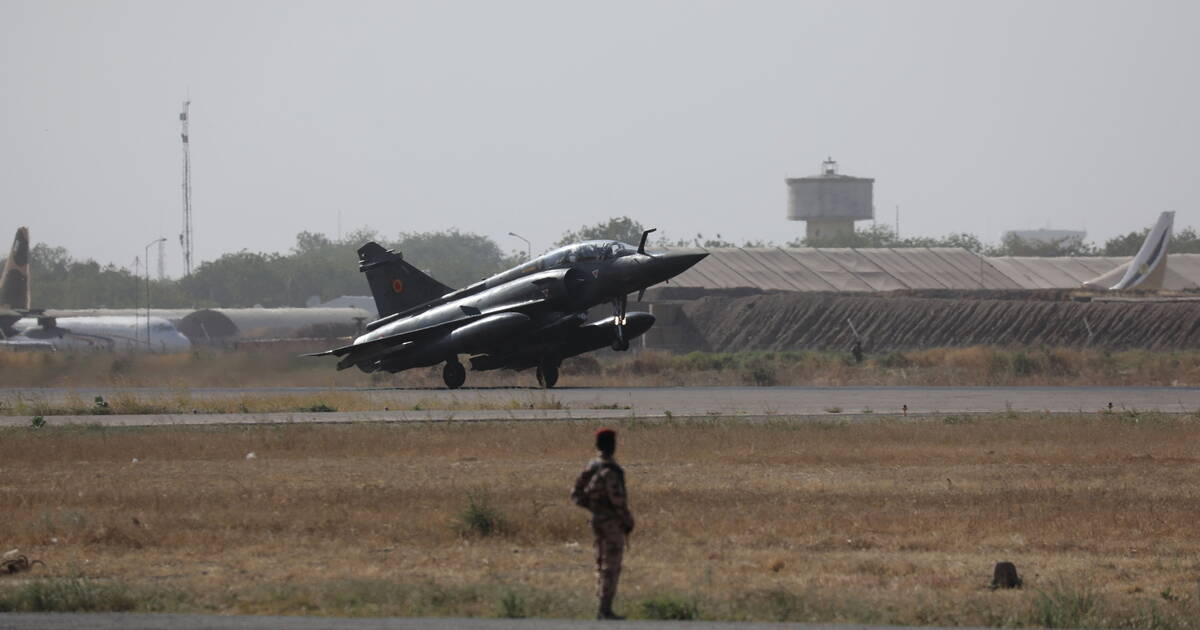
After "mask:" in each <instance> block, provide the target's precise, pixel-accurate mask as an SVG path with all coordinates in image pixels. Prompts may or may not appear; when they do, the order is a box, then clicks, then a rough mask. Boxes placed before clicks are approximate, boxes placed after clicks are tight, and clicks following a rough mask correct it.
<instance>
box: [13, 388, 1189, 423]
mask: <svg viewBox="0 0 1200 630" xmlns="http://www.w3.org/2000/svg"><path fill="white" fill-rule="evenodd" d="M323 392H331V393H336V394H339V395H344V394H352V395H361V396H363V397H365V398H366V399H367V400H368V401H370V403H371V404H372V405H373V406H376V407H377V410H375V411H335V412H324V413H321V412H296V413H290V412H289V413H257V414H256V413H249V414H208V413H190V414H188V413H184V414H168V415H80V416H49V417H47V421H50V422H53V423H54V424H102V425H113V426H152V425H169V424H225V423H229V424H245V423H285V422H329V423H333V422H411V421H417V422H437V421H448V420H451V421H453V420H456V421H520V420H531V421H552V420H588V421H591V420H595V421H605V420H622V419H630V418H642V419H690V418H715V417H736V418H746V419H770V418H838V417H845V418H866V417H872V416H881V415H887V416H904V415H907V416H909V417H922V416H936V415H939V414H962V413H997V412H1010V411H1011V412H1048V413H1072V412H1075V413H1078V412H1099V411H1102V410H1108V409H1109V404H1110V403H1111V404H1112V407H1111V408H1112V410H1113V411H1115V412H1128V411H1157V412H1166V413H1195V412H1197V411H1198V410H1200V388H1172V387H678V388H595V389H589V388H574V389H554V390H541V389H517V388H504V389H462V390H454V391H449V390H428V389H420V390H415V389H413V390H397V389H350V388H347V389H334V390H331V389H327V388H249V389H189V390H187V391H186V395H187V396H189V397H192V398H204V397H237V396H272V395H286V394H309V395H313V394H321V393H323ZM179 394H180V392H178V391H176V390H170V389H154V388H135V389H120V390H117V389H79V390H66V389H0V401H2V402H3V403H4V405H6V406H9V407H12V406H13V405H14V403H15V402H16V401H17V400H23V401H25V402H26V403H29V402H31V401H41V402H45V403H51V404H53V403H62V402H64V401H67V400H69V399H71V398H76V399H81V400H91V399H92V398H93V397H95V396H97V395H99V396H104V397H106V398H112V397H114V396H119V395H132V396H135V397H137V398H139V399H152V398H154V397H158V396H164V397H170V396H176V395H179ZM385 407H386V409H385ZM28 423H29V418H28V417H25V416H12V415H9V416H0V426H4V425H8V426H24V425H27V424H28Z"/></svg>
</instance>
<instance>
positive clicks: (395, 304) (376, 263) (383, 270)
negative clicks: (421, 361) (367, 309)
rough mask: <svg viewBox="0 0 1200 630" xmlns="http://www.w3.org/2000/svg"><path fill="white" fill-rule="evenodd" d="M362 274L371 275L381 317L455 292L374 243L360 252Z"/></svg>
mask: <svg viewBox="0 0 1200 630" xmlns="http://www.w3.org/2000/svg"><path fill="white" fill-rule="evenodd" d="M358 270H359V271H361V272H363V273H365V274H367V284H368V285H369V286H370V287H371V295H372V296H373V297H374V298H375V308H377V309H378V310H379V316H380V317H387V316H388V315H392V314H394V313H399V312H400V311H404V310H408V309H410V308H412V307H414V306H420V305H422V304H424V303H426V302H428V301H430V300H434V299H437V298H440V297H442V296H443V295H445V294H447V293H450V292H451V291H452V290H453V289H451V288H450V287H448V286H446V285H444V284H442V283H441V282H438V281H437V280H434V279H433V278H431V277H429V276H428V275H426V274H425V273H423V272H422V271H421V270H420V269H417V268H416V267H414V266H412V265H410V264H408V263H406V262H404V257H403V256H401V255H400V254H397V253H395V252H393V251H392V250H390V249H384V248H383V246H381V245H380V244H379V243H376V242H374V241H371V242H369V243H367V244H365V245H363V246H362V247H359V248H358Z"/></svg>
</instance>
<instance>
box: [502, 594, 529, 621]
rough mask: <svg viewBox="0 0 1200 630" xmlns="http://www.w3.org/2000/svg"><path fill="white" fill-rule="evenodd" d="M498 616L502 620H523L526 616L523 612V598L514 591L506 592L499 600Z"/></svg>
mask: <svg viewBox="0 0 1200 630" xmlns="http://www.w3.org/2000/svg"><path fill="white" fill-rule="evenodd" d="M499 616H500V617H503V618H504V619H524V618H525V617H527V616H528V615H527V614H526V612H525V598H524V597H521V596H520V595H519V594H518V593H517V592H515V591H506V592H505V593H504V596H503V597H501V598H500V610H499Z"/></svg>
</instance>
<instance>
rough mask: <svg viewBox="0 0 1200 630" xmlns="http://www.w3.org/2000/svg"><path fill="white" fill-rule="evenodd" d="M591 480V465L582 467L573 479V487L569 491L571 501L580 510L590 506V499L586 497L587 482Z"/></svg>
mask: <svg viewBox="0 0 1200 630" xmlns="http://www.w3.org/2000/svg"><path fill="white" fill-rule="evenodd" d="M591 480H592V466H591V464H589V465H587V466H584V467H583V471H582V472H580V473H579V476H578V477H576V478H575V487H573V488H572V489H571V501H572V502H574V503H575V505H578V506H579V507H581V508H588V507H590V505H591V501H590V499H591V497H589V496H588V492H587V486H588V482H589V481H591Z"/></svg>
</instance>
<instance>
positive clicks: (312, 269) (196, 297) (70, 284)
mask: <svg viewBox="0 0 1200 630" xmlns="http://www.w3.org/2000/svg"><path fill="white" fill-rule="evenodd" d="M642 230H643V225H642V224H641V223H640V222H638V221H636V220H634V219H632V218H630V217H625V216H623V217H614V218H610V219H608V220H606V221H602V222H599V223H596V224H594V225H585V226H581V227H580V228H579V229H576V230H570V231H567V232H564V233H563V235H562V237H561V238H560V239H559V241H558V242H557V243H556V245H565V244H568V243H574V242H577V241H582V240H591V239H613V240H619V241H622V242H626V243H630V244H634V245H636V244H637V243H638V240H639V239H640V238H641V235H642ZM1148 233H1149V229H1146V230H1141V231H1135V232H1130V233H1129V234H1125V235H1122V236H1117V237H1114V238H1111V239H1109V240H1107V241H1105V243H1104V245H1094V244H1091V243H1084V242H1079V241H1078V240H1074V239H1064V240H1061V241H1058V242H1053V243H1041V242H1033V241H1026V240H1023V239H1021V238H1019V237H1017V236H1015V235H1011V234H1010V235H1008V236H1007V237H1006V238H1004V239H1003V240H1002V241H1001V242H1000V243H997V244H994V245H990V244H986V243H984V242H983V241H982V240H980V239H979V237H977V236H975V235H973V234H948V235H945V236H940V237H924V236H915V237H904V238H901V237H899V236H897V235H896V234H895V232H894V231H893V230H892V229H891V228H890V227H888V226H885V225H881V224H875V225H872V226H870V227H865V228H863V229H859V230H855V232H854V233H853V234H848V235H844V236H839V237H833V238H825V239H819V240H808V239H798V240H794V241H790V242H787V243H784V245H785V246H789V247H855V248H863V247H892V248H902V247H963V248H966V249H969V250H971V251H974V252H978V253H981V254H983V255H987V256H1132V255H1133V254H1135V253H1136V252H1137V250H1138V248H1139V247H1140V246H1141V244H1142V241H1143V240H1145V238H1146V234H1148ZM652 236H654V237H657V238H654V239H652V241H651V245H652V246H657V247H668V246H673V247H706V248H711V247H765V246H773V245H775V243H773V242H771V241H745V242H742V243H735V242H732V241H728V240H725V239H723V238H722V237H721V235H720V234H717V235H716V236H715V237H706V236H704V235H703V234H696V235H695V236H692V237H678V236H672V235H670V234H665V233H663V232H661V231H660V232H656V233H655V234H653V235H652ZM369 240H373V241H376V242H378V243H380V244H381V245H383V246H384V247H388V248H390V249H394V250H396V251H398V252H402V253H403V254H404V257H405V259H406V260H409V261H411V262H412V263H413V264H416V265H418V266H419V267H421V268H422V270H423V271H425V272H426V273H429V274H430V275H432V276H433V277H435V278H437V279H438V280H440V281H442V282H443V283H445V284H447V285H449V286H452V287H462V286H466V285H468V284H470V283H472V282H475V281H477V280H479V279H481V278H485V277H487V276H489V275H492V274H494V273H497V272H499V271H503V270H504V269H507V268H509V267H512V266H514V265H516V264H519V263H520V262H522V261H523V260H524V259H525V252H516V251H513V252H507V253H506V252H504V251H503V250H501V248H500V246H499V245H498V244H496V242H495V241H493V240H492V239H491V238H489V237H487V236H482V235H479V234H474V233H471V232H462V231H459V230H457V229H450V230H444V231H440V232H402V233H400V234H399V235H398V236H397V237H396V238H395V239H389V238H386V237H384V236H382V235H380V234H379V233H377V232H375V231H373V230H370V229H362V230H358V231H356V232H352V233H350V234H347V235H346V236H344V237H343V238H340V239H335V238H330V237H329V236H327V235H325V234H319V233H315V232H301V233H299V234H297V235H296V242H295V244H294V245H293V246H292V247H291V249H290V250H289V251H287V252H286V253H278V252H275V253H268V252H251V251H248V250H242V251H239V252H233V253H229V254H225V255H223V256H221V257H220V258H217V259H216V260H210V261H205V262H202V263H201V264H200V265H199V266H198V267H197V268H196V270H195V271H194V272H193V273H192V275H190V276H186V277H183V278H178V279H164V280H156V279H151V280H150V282H149V286H147V282H146V279H145V277H144V276H138V275H135V274H134V273H133V272H132V271H131V270H129V269H127V268H123V267H117V266H116V265H113V264H108V265H100V264H99V263H97V262H96V261H94V260H77V259H75V258H74V257H72V256H71V255H70V253H69V252H68V251H67V250H66V249H65V248H62V247H54V246H51V245H47V244H45V243H37V244H35V245H34V246H33V248H32V250H31V251H30V273H31V275H32V281H33V306H34V307H35V308H55V309H70V308H101V307H104V308H134V307H137V306H145V304H146V302H147V292H148V293H149V301H150V304H151V305H152V306H153V307H155V308H205V307H247V306H255V305H261V306H266V307H272V306H304V304H305V303H306V301H307V300H308V299H309V298H310V297H312V296H317V297H318V298H319V299H321V300H328V299H331V298H334V297H337V296H340V295H365V294H367V287H366V282H365V281H364V280H363V278H362V274H360V273H359V272H358V268H357V266H356V265H355V264H354V261H355V260H357V258H358V255H357V254H356V253H355V250H356V249H357V248H358V247H359V246H360V245H361V244H362V243H364V242H366V241H369ZM1170 251H1172V252H1176V253H1200V234H1197V232H1196V230H1195V229H1193V228H1190V227H1189V228H1184V229H1182V230H1179V231H1177V232H1175V233H1174V234H1173V235H1172V237H1171V249H1170ZM536 254H537V253H536V252H535V255H536ZM2 265H3V261H2V260H0V266H2Z"/></svg>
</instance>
